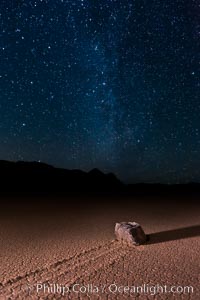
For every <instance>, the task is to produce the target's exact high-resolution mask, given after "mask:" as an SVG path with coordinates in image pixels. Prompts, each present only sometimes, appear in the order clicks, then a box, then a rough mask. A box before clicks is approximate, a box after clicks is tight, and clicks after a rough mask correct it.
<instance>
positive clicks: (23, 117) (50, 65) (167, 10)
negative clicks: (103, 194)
mask: <svg viewBox="0 0 200 300" xmlns="http://www.w3.org/2000/svg"><path fill="white" fill-rule="evenodd" d="M0 12H1V19H0V24H1V36H0V55H1V61H0V141H1V146H0V159H8V160H28V161H30V160H31V161H32V160H36V161H44V162H47V163H50V164H53V165H55V166H59V167H64V168H80V169H83V170H89V169H92V168H94V167H97V168H100V169H101V170H102V171H106V172H109V171H112V172H115V173H116V174H117V175H118V176H119V177H120V178H121V179H122V180H124V181H128V182H135V181H160V182H185V181H199V179H200V171H199V170H200V138H199V134H200V132H199V131H200V119H199V115H200V97H199V95H200V90H199V88H200V82H199V66H200V55H199V53H200V51H199V50H200V43H199V38H200V22H199V18H200V5H199V1H198V0H193V1H192V0H191V1H186V0H174V1H165V0H163V1H161V0H160V1H159V0H157V1H147V0H146V1H145V0H138V1H136V0H132V1H130V0H123V1H122V0H99V1H94V0H76V1H75V0H74V1H73V0H40V1H39V0H37V1H26V0H24V1H23V0H21V1H5V0H2V1H1V3H0Z"/></svg>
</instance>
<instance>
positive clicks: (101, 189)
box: [0, 160, 200, 197]
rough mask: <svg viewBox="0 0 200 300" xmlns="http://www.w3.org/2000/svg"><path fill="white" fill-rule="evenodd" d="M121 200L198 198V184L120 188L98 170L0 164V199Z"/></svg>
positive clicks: (15, 163) (110, 176)
mask: <svg viewBox="0 0 200 300" xmlns="http://www.w3.org/2000/svg"><path fill="white" fill-rule="evenodd" d="M104 193H106V194H110V195H115V196H117V195H125V196H127V195H128V196H129V195H130V196H131V195H136V196H138V195H139V196H148V197H149V196H160V195H162V196H165V195H166V196H168V195H172V196H173V195H181V196H188V195H189V196H190V195H192V194H199V195H200V184H199V183H188V184H175V185H167V184H146V183H140V184H127V185H126V184H123V183H122V182H121V181H120V180H119V179H118V178H117V177H116V176H115V175H114V174H112V173H108V174H104V173H103V172H101V171H100V170H98V169H93V170H91V171H89V172H84V171H81V170H67V169H61V168H55V167H53V166H50V165H48V164H45V163H40V162H23V161H19V162H9V161H3V160H0V195H2V194H3V195H18V194H19V195H22V194H24V195H27V194H29V195H38V194H39V195H41V194H42V195H66V194H70V195H77V194H78V195H84V194H92V195H93V194H99V195H101V194H104Z"/></svg>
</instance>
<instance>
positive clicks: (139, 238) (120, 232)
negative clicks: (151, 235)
mask: <svg viewBox="0 0 200 300" xmlns="http://www.w3.org/2000/svg"><path fill="white" fill-rule="evenodd" d="M115 235H116V237H117V239H118V240H119V241H122V242H126V243H128V244H129V245H136V246H138V245H141V244H144V243H145V242H146V241H147V236H146V235H145V233H144V231H143V229H142V227H141V226H140V225H139V224H138V223H135V222H122V223H116V225H115Z"/></svg>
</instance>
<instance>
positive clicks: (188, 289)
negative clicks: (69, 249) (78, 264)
mask: <svg viewBox="0 0 200 300" xmlns="http://www.w3.org/2000/svg"><path fill="white" fill-rule="evenodd" d="M27 289H29V291H30V292H33V291H34V292H37V293H38V294H54V295H55V294H60V295H62V296H64V295H67V294H69V293H75V294H105V293H106V294H115V295H117V294H127V295H133V296H134V295H135V294H149V295H156V294H167V293H173V294H190V293H193V292H194V288H193V286H190V285H188V286H181V285H171V286H170V285H160V284H155V285H150V284H142V285H135V284H134V285H130V286H126V285H121V284H118V283H111V284H108V285H101V286H97V285H94V284H86V285H82V284H79V283H75V284H73V285H70V286H67V285H60V284H55V283H53V284H46V283H38V284H36V285H34V286H30V285H29V286H28V287H27Z"/></svg>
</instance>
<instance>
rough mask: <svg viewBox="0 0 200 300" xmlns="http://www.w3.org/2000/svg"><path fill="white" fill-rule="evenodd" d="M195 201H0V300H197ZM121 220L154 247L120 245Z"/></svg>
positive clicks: (199, 243)
mask: <svg viewBox="0 0 200 300" xmlns="http://www.w3.org/2000/svg"><path fill="white" fill-rule="evenodd" d="M197 200H198V199H195V200H191V199H188V201H187V200H184V201H182V200H181V199H168V198H164V199H156V200H155V199H141V198H121V199H120V198H118V199H116V200H115V199H109V197H107V198H102V199H101V198H97V199H90V200H88V199H72V200H70V199H69V198H68V199H67V198H66V199H62V201H60V200H59V201H58V200H57V199H51V200H49V201H48V200H47V199H45V200H43V199H37V200H34V199H31V200H30V199H26V200H25V201H24V203H26V204H24V203H23V204H22V203H21V204H16V202H15V204H14V202H13V201H9V199H6V200H5V201H4V199H1V203H3V202H4V207H2V208H1V212H0V261H1V264H0V278H1V281H0V299H2V300H3V299H94V300H95V299H102V300H103V299H194V300H196V299H200V291H199V279H200V278H199V270H200V256H199V249H200V238H199V234H200V224H199V221H200V205H199V204H198V201H197ZM27 203H29V204H28V205H27ZM30 203H31V204H30ZM33 203H34V204H33ZM121 221H136V222H138V223H140V224H141V225H142V227H143V229H144V230H145V232H146V234H150V241H149V242H148V243H147V244H146V245H142V246H139V247H134V246H133V247H129V246H127V245H123V244H121V243H119V242H118V241H116V240H115V236H114V226H115V223H116V222H121ZM191 286H192V287H193V292H192V290H191ZM156 287H157V290H155V289H156ZM187 287H189V288H190V289H188V288H187ZM136 288H137V289H136ZM171 288H172V289H173V292H172V291H171ZM165 289H167V293H166V292H165Z"/></svg>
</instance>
